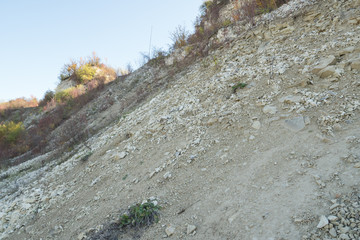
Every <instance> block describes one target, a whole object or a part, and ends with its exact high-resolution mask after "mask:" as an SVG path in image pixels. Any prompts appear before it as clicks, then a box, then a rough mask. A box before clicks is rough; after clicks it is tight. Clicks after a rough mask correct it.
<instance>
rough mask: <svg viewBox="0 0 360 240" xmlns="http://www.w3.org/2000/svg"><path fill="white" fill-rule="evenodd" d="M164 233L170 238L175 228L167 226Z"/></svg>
mask: <svg viewBox="0 0 360 240" xmlns="http://www.w3.org/2000/svg"><path fill="white" fill-rule="evenodd" d="M165 233H166V235H167V236H168V237H170V236H171V235H173V234H174V233H175V226H173V225H171V224H170V225H168V226H167V227H166V229H165Z"/></svg>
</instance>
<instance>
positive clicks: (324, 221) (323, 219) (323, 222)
mask: <svg viewBox="0 0 360 240" xmlns="http://www.w3.org/2000/svg"><path fill="white" fill-rule="evenodd" d="M328 224H329V220H328V219H327V217H325V216H324V215H322V216H321V217H320V221H319V224H318V225H317V226H316V227H317V228H323V227H325V226H326V225H328Z"/></svg>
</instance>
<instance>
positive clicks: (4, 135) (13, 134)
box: [0, 121, 25, 145]
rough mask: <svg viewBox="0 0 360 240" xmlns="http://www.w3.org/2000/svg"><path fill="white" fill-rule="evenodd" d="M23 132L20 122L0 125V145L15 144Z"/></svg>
mask: <svg viewBox="0 0 360 240" xmlns="http://www.w3.org/2000/svg"><path fill="white" fill-rule="evenodd" d="M24 131H25V128H24V125H23V123H22V122H19V123H14V122H13V121H11V122H7V123H4V124H0V143H2V144H6V145H13V144H15V143H16V142H17V141H18V139H19V138H20V136H21V134H22V133H23V132H24Z"/></svg>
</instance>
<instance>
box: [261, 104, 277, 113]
mask: <svg viewBox="0 0 360 240" xmlns="http://www.w3.org/2000/svg"><path fill="white" fill-rule="evenodd" d="M263 112H264V113H269V114H275V113H276V112H277V108H276V107H275V106H271V105H266V106H265V107H264V108H263Z"/></svg>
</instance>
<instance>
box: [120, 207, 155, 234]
mask: <svg viewBox="0 0 360 240" xmlns="http://www.w3.org/2000/svg"><path fill="white" fill-rule="evenodd" d="M160 209H161V207H160V206H159V205H157V204H155V201H152V202H151V201H147V202H146V203H142V204H140V203H138V204H136V205H133V206H131V207H130V208H129V210H128V213H126V214H123V215H121V217H120V220H119V226H120V227H121V228H124V227H135V228H139V227H144V226H149V225H151V224H152V223H154V222H158V221H159V210H160Z"/></svg>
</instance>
